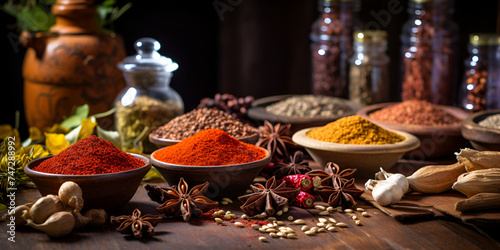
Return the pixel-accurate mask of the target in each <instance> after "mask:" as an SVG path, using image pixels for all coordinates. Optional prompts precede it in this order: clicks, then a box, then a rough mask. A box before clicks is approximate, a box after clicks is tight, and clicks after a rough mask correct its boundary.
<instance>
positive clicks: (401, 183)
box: [387, 174, 410, 193]
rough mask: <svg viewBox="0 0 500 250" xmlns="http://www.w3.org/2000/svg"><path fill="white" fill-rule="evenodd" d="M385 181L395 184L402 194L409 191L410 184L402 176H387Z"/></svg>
mask: <svg viewBox="0 0 500 250" xmlns="http://www.w3.org/2000/svg"><path fill="white" fill-rule="evenodd" d="M387 181H392V182H395V183H397V184H398V185H399V186H400V187H401V189H402V190H403V193H406V192H408V190H409V189H410V182H409V181H408V179H406V176H404V175H402V174H393V175H391V176H389V178H387Z"/></svg>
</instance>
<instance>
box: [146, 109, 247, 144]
mask: <svg viewBox="0 0 500 250" xmlns="http://www.w3.org/2000/svg"><path fill="white" fill-rule="evenodd" d="M204 129H221V130H223V131H225V132H226V133H228V134H229V135H231V136H232V137H236V138H241V137H248V136H253V135H256V134H257V130H256V129H255V128H254V127H252V126H250V125H248V124H244V123H242V122H240V121H239V120H237V119H235V118H233V117H232V116H231V115H229V114H226V113H225V112H224V111H221V110H216V109H207V108H202V109H195V110H193V111H191V112H189V113H186V114H184V115H181V116H178V117H176V118H175V119H173V120H171V121H170V122H168V123H167V124H165V125H163V126H161V127H159V128H158V129H156V130H155V131H153V132H152V136H153V137H156V138H163V139H170V140H183V139H185V138H188V137H190V136H193V135H194V134H196V133H198V132H200V131H202V130H204Z"/></svg>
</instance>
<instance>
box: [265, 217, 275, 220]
mask: <svg viewBox="0 0 500 250" xmlns="http://www.w3.org/2000/svg"><path fill="white" fill-rule="evenodd" d="M267 220H268V221H275V220H276V218H275V217H268V218H267Z"/></svg>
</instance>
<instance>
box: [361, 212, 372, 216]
mask: <svg viewBox="0 0 500 250" xmlns="http://www.w3.org/2000/svg"><path fill="white" fill-rule="evenodd" d="M361 215H362V216H363V217H370V215H369V214H368V213H367V212H363V213H361Z"/></svg>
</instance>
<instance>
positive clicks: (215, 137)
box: [151, 129, 271, 199]
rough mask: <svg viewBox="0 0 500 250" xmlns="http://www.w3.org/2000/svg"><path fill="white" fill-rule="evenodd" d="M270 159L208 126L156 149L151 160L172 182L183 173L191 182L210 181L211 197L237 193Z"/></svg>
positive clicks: (166, 179)
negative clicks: (176, 141)
mask: <svg viewBox="0 0 500 250" xmlns="http://www.w3.org/2000/svg"><path fill="white" fill-rule="evenodd" d="M270 161H271V156H270V154H269V152H268V151H267V150H265V149H263V148H260V147H257V146H255V145H252V144H248V143H244V142H241V141H239V140H237V139H235V138H234V137H232V136H230V135H229V134H228V133H226V132H224V131H223V130H220V129H206V130H202V131H200V132H198V133H196V134H195V135H193V136H191V137H188V138H186V139H184V140H182V141H181V142H179V143H177V144H175V145H172V146H168V147H165V148H162V149H159V150H156V151H155V152H153V153H152V154H151V162H152V163H153V166H155V167H156V169H158V171H159V172H160V173H161V175H162V176H163V178H164V179H165V181H167V183H168V184H169V185H176V184H177V183H179V180H180V178H181V177H183V178H184V180H185V181H186V182H187V183H188V185H189V186H195V185H198V184H201V183H204V182H206V181H208V182H209V183H210V184H209V187H208V191H207V192H206V193H205V195H206V196H207V197H209V198H212V199H214V198H222V197H237V196H238V195H241V194H242V193H244V192H245V190H246V189H247V188H248V186H249V185H250V184H251V183H252V182H253V180H254V178H255V177H256V176H257V175H258V174H259V172H260V171H261V170H262V168H264V166H265V165H267V164H268V163H269V162H270Z"/></svg>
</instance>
